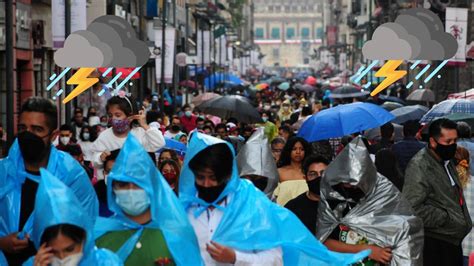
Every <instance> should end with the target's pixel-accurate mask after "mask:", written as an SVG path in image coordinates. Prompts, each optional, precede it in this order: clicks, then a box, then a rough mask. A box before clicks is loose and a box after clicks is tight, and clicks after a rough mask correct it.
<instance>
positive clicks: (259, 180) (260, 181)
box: [251, 177, 268, 191]
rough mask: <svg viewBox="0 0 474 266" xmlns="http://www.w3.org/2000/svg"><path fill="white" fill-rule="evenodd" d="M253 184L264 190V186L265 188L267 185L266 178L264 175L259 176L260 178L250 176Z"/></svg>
mask: <svg viewBox="0 0 474 266" xmlns="http://www.w3.org/2000/svg"><path fill="white" fill-rule="evenodd" d="M251 181H252V183H253V185H254V186H255V187H256V188H258V189H260V190H261V191H264V190H265V188H267V185H268V178H266V177H260V178H252V179H251Z"/></svg>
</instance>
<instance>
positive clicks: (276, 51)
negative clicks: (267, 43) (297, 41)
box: [273, 48, 280, 58]
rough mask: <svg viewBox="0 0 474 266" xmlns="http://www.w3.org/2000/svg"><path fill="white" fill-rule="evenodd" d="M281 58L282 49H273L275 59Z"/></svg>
mask: <svg viewBox="0 0 474 266" xmlns="http://www.w3.org/2000/svg"><path fill="white" fill-rule="evenodd" d="M278 57H280V48H273V58H278Z"/></svg>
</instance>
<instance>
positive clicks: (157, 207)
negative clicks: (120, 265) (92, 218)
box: [94, 134, 202, 265]
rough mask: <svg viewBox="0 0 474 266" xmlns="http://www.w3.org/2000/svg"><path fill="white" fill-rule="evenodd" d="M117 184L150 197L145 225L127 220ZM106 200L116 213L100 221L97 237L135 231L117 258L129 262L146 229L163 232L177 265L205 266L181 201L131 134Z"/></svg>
mask: <svg viewBox="0 0 474 266" xmlns="http://www.w3.org/2000/svg"><path fill="white" fill-rule="evenodd" d="M114 181H122V182H131V183H134V184H136V185H137V186H139V187H140V188H142V189H144V190H145V191H146V193H147V194H148V196H149V197H150V200H151V204H150V208H151V217H152V218H151V221H150V222H149V223H147V224H146V225H141V224H138V223H135V222H134V221H132V220H130V219H129V218H127V217H126V216H125V214H124V212H123V211H122V209H121V208H120V206H118V205H117V203H116V202H115V195H114V193H113V189H112V183H113V182H114ZM107 199H108V204H109V209H110V210H111V211H112V212H113V213H114V215H113V216H112V217H109V218H102V217H100V218H98V220H97V222H96V224H95V228H94V229H95V235H96V238H99V237H101V236H103V235H105V234H106V233H107V232H111V231H121V230H136V232H135V233H134V234H133V235H132V236H131V237H130V238H129V240H128V241H127V242H125V244H123V246H122V247H121V248H120V249H119V250H118V251H117V255H118V256H119V257H120V258H121V259H122V260H123V261H126V259H127V258H128V256H129V255H130V254H131V253H132V251H133V249H134V248H135V245H136V243H137V241H138V240H139V239H140V236H141V235H142V233H143V229H144V228H151V229H160V230H161V231H162V232H163V235H164V238H165V241H166V244H167V245H168V249H169V250H170V252H171V255H172V256H173V260H174V262H175V263H176V264H177V265H202V258H201V255H200V253H199V246H198V242H197V239H196V236H195V234H194V230H193V228H192V226H191V224H190V223H189V221H188V219H187V216H186V213H185V212H184V209H183V207H182V205H181V204H180V202H179V200H178V198H177V197H176V195H175V194H174V192H173V190H172V189H171V188H170V186H169V185H168V183H167V182H166V180H165V179H164V177H163V176H162V175H161V173H160V172H159V171H158V169H157V168H156V166H155V164H154V163H153V161H152V160H151V158H150V156H149V155H148V153H147V152H146V151H145V149H144V148H143V147H142V145H141V144H140V143H139V142H138V140H137V139H136V138H135V137H134V136H133V135H132V134H128V137H127V140H126V141H125V144H124V145H123V147H122V149H121V151H120V153H119V155H118V157H117V160H116V161H115V164H114V166H113V168H112V171H111V172H110V174H109V176H108V177H107Z"/></svg>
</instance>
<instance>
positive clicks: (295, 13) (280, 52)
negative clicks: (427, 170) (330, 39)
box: [253, 0, 324, 67]
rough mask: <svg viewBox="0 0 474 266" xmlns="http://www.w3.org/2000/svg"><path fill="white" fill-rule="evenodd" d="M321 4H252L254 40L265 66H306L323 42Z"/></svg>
mask: <svg viewBox="0 0 474 266" xmlns="http://www.w3.org/2000/svg"><path fill="white" fill-rule="evenodd" d="M323 19H324V18H323V0H295V1H286V0H255V1H254V25H253V30H254V40H255V44H258V45H259V46H260V49H261V52H262V53H263V54H264V55H265V57H264V59H263V62H264V65H265V66H275V65H276V64H278V65H280V66H285V67H298V66H309V65H310V61H311V55H312V54H313V53H314V52H313V49H317V48H319V47H320V46H321V44H322V42H323V38H324V23H323Z"/></svg>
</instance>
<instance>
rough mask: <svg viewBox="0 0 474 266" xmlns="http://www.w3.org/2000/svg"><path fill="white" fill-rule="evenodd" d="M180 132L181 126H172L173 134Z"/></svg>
mask: <svg viewBox="0 0 474 266" xmlns="http://www.w3.org/2000/svg"><path fill="white" fill-rule="evenodd" d="M180 130H181V127H180V126H176V125H174V126H171V131H173V132H179V131H180Z"/></svg>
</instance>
